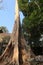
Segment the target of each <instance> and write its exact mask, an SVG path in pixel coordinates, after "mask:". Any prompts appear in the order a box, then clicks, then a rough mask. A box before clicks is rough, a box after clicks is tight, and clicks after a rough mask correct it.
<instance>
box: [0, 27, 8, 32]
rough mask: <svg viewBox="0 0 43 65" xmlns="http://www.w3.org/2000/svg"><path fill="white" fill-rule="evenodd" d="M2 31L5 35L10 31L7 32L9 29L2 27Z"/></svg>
mask: <svg viewBox="0 0 43 65" xmlns="http://www.w3.org/2000/svg"><path fill="white" fill-rule="evenodd" d="M0 30H2V31H3V33H8V30H7V28H6V27H5V26H1V27H0Z"/></svg>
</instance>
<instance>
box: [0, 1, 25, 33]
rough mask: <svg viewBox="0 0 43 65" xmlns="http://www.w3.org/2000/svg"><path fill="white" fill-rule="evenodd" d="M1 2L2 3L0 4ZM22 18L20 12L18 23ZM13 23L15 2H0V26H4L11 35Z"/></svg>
mask: <svg viewBox="0 0 43 65" xmlns="http://www.w3.org/2000/svg"><path fill="white" fill-rule="evenodd" d="M1 1H2V2H1ZM23 18H24V16H23V14H22V13H21V12H20V21H21V23H22V19H23ZM14 22H15V0H0V26H5V27H6V28H7V29H8V31H9V32H10V33H11V32H12V30H13V26H14Z"/></svg>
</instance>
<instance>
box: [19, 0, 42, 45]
mask: <svg viewBox="0 0 43 65" xmlns="http://www.w3.org/2000/svg"><path fill="white" fill-rule="evenodd" d="M19 8H20V11H22V13H23V15H24V16H25V18H24V19H23V24H22V28H23V32H24V33H26V34H25V36H27V34H28V41H29V42H30V43H32V42H34V45H35V46H40V44H39V43H40V38H41V35H43V0H31V1H30V2H29V1H28V0H19ZM26 38H27V37H26Z"/></svg>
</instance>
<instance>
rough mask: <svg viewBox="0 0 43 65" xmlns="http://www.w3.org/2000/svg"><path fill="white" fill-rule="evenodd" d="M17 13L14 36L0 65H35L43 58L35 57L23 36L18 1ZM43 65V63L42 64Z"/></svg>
mask: <svg viewBox="0 0 43 65" xmlns="http://www.w3.org/2000/svg"><path fill="white" fill-rule="evenodd" d="M15 8H16V11H15V24H14V27H13V31H12V34H11V36H10V40H9V43H8V45H7V47H6V49H5V50H4V52H3V53H2V55H1V56H0V65H34V59H35V65H36V63H39V62H40V60H39V61H38V62H36V59H37V58H38V57H40V58H41V57H43V56H35V55H34V53H33V52H32V50H31V48H30V46H28V45H27V44H26V41H25V38H24V36H23V34H22V30H21V25H20V15H19V7H18V1H17V0H16V7H15ZM40 63H41V64H39V65H43V62H42V61H41V62H40Z"/></svg>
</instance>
